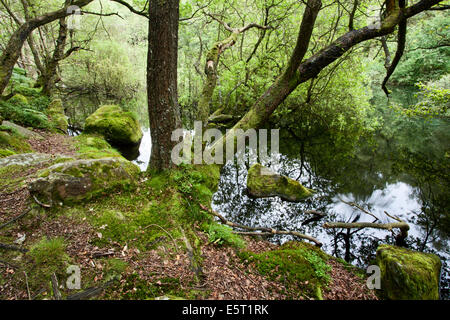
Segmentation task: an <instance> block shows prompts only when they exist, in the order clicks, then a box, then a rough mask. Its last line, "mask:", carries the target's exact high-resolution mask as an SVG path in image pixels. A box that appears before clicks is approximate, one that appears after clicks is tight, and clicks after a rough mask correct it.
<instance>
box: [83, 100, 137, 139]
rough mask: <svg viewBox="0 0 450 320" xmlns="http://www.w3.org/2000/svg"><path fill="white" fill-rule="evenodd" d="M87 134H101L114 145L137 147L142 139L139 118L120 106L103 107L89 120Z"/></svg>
mask: <svg viewBox="0 0 450 320" xmlns="http://www.w3.org/2000/svg"><path fill="white" fill-rule="evenodd" d="M84 132H86V133H99V134H101V135H103V136H104V137H105V139H106V140H107V141H108V142H110V143H111V144H113V145H136V144H139V142H140V141H141V139H142V131H141V128H140V126H139V122H138V120H137V117H136V116H135V115H134V114H133V113H132V112H125V111H123V110H122V109H121V108H120V107H119V106H116V105H111V106H102V107H100V108H99V109H97V111H95V112H94V113H93V114H91V115H90V116H89V117H88V118H87V119H86V123H85V126H84Z"/></svg>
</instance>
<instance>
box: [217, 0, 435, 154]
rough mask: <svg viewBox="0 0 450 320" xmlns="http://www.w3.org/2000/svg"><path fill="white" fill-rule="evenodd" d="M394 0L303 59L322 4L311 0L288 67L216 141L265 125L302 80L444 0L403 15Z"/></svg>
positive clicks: (426, 1) (424, 1)
mask: <svg viewBox="0 0 450 320" xmlns="http://www.w3.org/2000/svg"><path fill="white" fill-rule="evenodd" d="M390 1H391V3H390V11H389V12H390V14H389V15H388V16H387V17H386V18H385V19H384V20H383V21H381V22H380V23H378V24H374V25H369V26H366V27H364V28H361V29H358V30H351V31H348V32H347V33H345V34H344V35H342V36H341V37H339V38H338V39H337V40H335V41H334V42H333V43H331V44H330V45H329V46H327V47H326V48H324V49H322V50H321V51H319V52H318V53H316V54H315V55H313V56H312V57H310V58H308V59H307V60H305V61H303V62H302V59H303V56H304V52H306V50H305V49H306V48H307V47H308V44H309V42H310V38H311V32H312V28H313V27H314V22H315V18H316V16H317V14H318V11H319V9H320V5H321V2H320V0H308V2H307V8H306V9H305V13H304V15H303V20H302V25H301V27H300V31H299V36H298V40H297V46H296V49H295V50H294V53H293V55H292V57H291V60H290V63H289V65H288V67H287V69H286V70H285V72H284V73H283V74H282V75H281V76H280V77H279V78H278V79H277V80H275V82H274V83H273V84H272V85H271V86H270V88H269V89H267V91H266V92H265V93H264V94H262V95H261V97H260V98H259V99H258V100H257V101H256V103H255V104H254V105H253V106H252V108H250V110H249V111H248V112H247V114H246V115H244V117H242V119H241V120H240V121H239V122H238V123H237V124H236V125H235V126H234V127H233V129H231V130H229V131H228V133H227V135H225V137H223V138H222V139H220V140H218V141H217V142H216V143H215V144H223V145H225V142H226V141H227V140H228V139H229V138H231V137H232V136H234V135H235V130H236V129H242V130H247V129H250V128H259V127H261V125H263V124H264V123H265V122H266V121H267V120H268V119H269V117H270V116H271V115H272V113H273V112H274V111H275V110H276V108H277V107H278V106H279V105H280V104H281V103H282V102H283V101H284V100H285V99H286V98H287V96H289V94H290V93H291V92H292V91H294V90H295V89H296V88H297V87H298V86H299V85H300V84H301V83H304V82H306V81H308V80H310V79H312V78H314V77H316V76H317V75H318V74H319V73H320V71H321V70H323V69H324V68H325V67H327V66H328V65H330V64H331V63H333V62H335V61H336V60H337V59H339V58H340V57H341V56H342V55H343V54H344V53H346V52H347V51H348V50H350V49H351V48H352V47H354V46H355V45H357V44H359V43H361V42H364V41H367V40H370V39H374V38H377V37H380V36H384V35H387V34H390V33H392V32H394V30H395V27H396V26H397V25H398V24H399V23H400V22H401V20H402V19H403V18H406V19H407V18H410V17H412V16H414V15H416V14H418V13H420V12H422V11H425V10H428V9H429V8H431V7H432V6H434V5H436V4H438V3H439V2H441V1H442V0H422V1H420V2H418V3H416V4H414V5H412V6H410V7H408V8H406V9H405V10H404V11H403V15H401V14H400V9H399V8H398V5H397V6H392V1H394V0H390ZM395 2H398V0H395ZM391 6H392V8H391ZM213 147H214V146H213Z"/></svg>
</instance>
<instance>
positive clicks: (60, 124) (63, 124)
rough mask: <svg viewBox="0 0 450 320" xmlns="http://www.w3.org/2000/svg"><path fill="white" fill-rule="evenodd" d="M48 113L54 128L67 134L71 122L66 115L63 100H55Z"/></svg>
mask: <svg viewBox="0 0 450 320" xmlns="http://www.w3.org/2000/svg"><path fill="white" fill-rule="evenodd" d="M46 113H47V115H48V116H49V117H50V120H51V123H52V126H53V127H54V128H56V129H57V130H60V131H62V132H64V133H66V132H67V129H68V127H69V122H68V121H67V117H66V115H65V114H64V108H63V105H62V101H61V99H55V100H53V101H52V102H51V103H50V104H49V106H48V108H47V112H46Z"/></svg>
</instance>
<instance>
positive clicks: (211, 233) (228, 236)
mask: <svg viewBox="0 0 450 320" xmlns="http://www.w3.org/2000/svg"><path fill="white" fill-rule="evenodd" d="M204 231H206V232H207V233H208V240H209V242H211V243H214V244H217V245H224V244H226V245H230V246H233V247H236V248H244V247H245V241H244V240H242V238H241V237H240V236H238V235H237V234H234V233H233V229H232V228H230V227H228V226H225V225H222V224H218V223H216V222H212V223H211V224H209V225H205V226H204Z"/></svg>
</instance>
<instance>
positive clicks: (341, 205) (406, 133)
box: [124, 91, 450, 299]
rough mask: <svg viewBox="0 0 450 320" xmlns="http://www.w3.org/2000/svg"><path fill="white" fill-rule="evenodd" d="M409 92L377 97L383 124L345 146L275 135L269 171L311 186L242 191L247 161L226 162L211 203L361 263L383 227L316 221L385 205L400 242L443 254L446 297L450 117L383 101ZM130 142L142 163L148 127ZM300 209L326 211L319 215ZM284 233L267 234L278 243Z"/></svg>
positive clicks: (365, 218)
mask: <svg viewBox="0 0 450 320" xmlns="http://www.w3.org/2000/svg"><path fill="white" fill-rule="evenodd" d="M412 97H413V96H412V95H411V93H409V92H405V91H401V92H398V93H397V94H396V95H395V96H394V98H391V100H390V101H387V99H386V98H384V97H377V98H376V99H374V101H373V103H374V104H376V105H377V106H378V107H379V112H380V115H381V116H382V117H383V119H384V125H383V128H382V129H381V130H379V132H378V133H376V134H374V136H373V137H372V138H371V139H370V141H368V140H366V139H359V142H358V143H357V144H356V145H355V147H354V149H353V150H352V151H353V152H349V151H348V150H346V151H345V152H343V151H342V150H341V149H340V148H339V146H335V145H332V144H330V143H329V142H327V140H326V139H325V140H322V141H319V143H318V142H317V141H298V140H293V139H292V138H283V137H282V138H280V143H281V145H280V152H281V153H280V154H278V157H279V161H278V165H277V166H270V165H269V167H271V169H272V170H273V171H275V172H277V173H280V174H283V175H286V176H289V177H290V178H293V179H296V180H298V181H299V182H301V183H302V184H303V185H304V186H306V187H308V188H311V189H314V190H316V191H317V193H316V194H315V195H314V196H313V197H311V198H310V199H307V200H305V201H302V202H300V203H291V202H286V201H283V200H281V199H280V198H278V197H273V198H265V199H254V198H251V197H249V196H248V194H247V191H246V180H247V171H248V166H243V167H239V166H238V165H237V164H236V162H235V163H232V162H229V163H227V164H226V165H225V166H224V167H223V168H222V171H221V178H220V182H219V188H218V191H217V192H216V193H215V194H214V196H213V201H212V207H213V209H214V210H216V211H218V212H219V213H221V214H222V215H223V216H225V217H226V218H228V219H229V220H232V221H234V222H237V223H241V224H245V225H249V226H260V227H271V228H275V229H280V230H294V231H298V232H301V233H305V234H308V235H311V236H313V237H315V238H317V239H318V240H319V241H321V242H322V243H323V247H322V248H323V250H324V251H326V252H327V253H329V254H332V255H334V256H338V257H341V258H343V259H345V260H347V261H349V262H351V263H353V264H355V265H358V266H360V267H362V268H366V267H367V266H368V265H370V264H371V263H372V262H373V259H374V257H375V251H376V248H377V247H378V245H379V244H381V243H391V244H394V243H395V238H394V235H393V234H392V233H391V232H389V231H387V230H376V229H362V230H351V231H348V230H342V229H340V230H338V229H324V228H323V227H322V225H323V223H324V222H329V221H340V222H355V221H358V222H373V220H374V218H373V217H372V216H371V215H369V214H366V213H364V212H362V211H361V210H360V209H357V208H356V207H355V206H352V205H349V203H351V202H353V203H356V204H357V205H358V206H360V207H361V208H364V209H365V210H366V211H369V212H370V213H371V214H373V215H375V216H376V217H377V218H378V219H379V221H378V222H381V223H387V222H394V220H393V219H391V218H390V217H389V216H388V215H387V214H386V213H385V212H387V213H388V214H390V215H395V216H397V217H399V218H400V219H402V220H404V221H406V222H408V223H409V225H410V227H411V229H410V231H409V235H408V238H407V246H408V247H410V248H412V249H414V250H420V251H425V252H433V253H436V254H438V255H439V256H440V257H441V259H442V261H443V269H442V272H441V297H442V298H444V299H449V289H450V274H449V265H448V258H449V257H450V251H449V234H450V230H449V226H450V222H449V220H450V218H449V208H450V205H449V193H448V187H449V184H450V179H449V173H450V170H449V169H450V162H449V157H448V155H449V153H450V130H449V129H450V123H449V121H448V120H433V121H423V120H417V119H416V120H414V119H407V118H404V117H399V116H398V115H397V114H396V113H395V112H393V111H392V110H390V109H389V108H388V105H389V104H391V103H392V102H393V101H394V102H395V101H396V102H398V103H401V104H404V105H406V104H411V103H412V102H413V98H412ZM143 132H144V136H143V139H142V142H141V145H140V146H139V148H138V149H135V150H132V151H130V150H127V151H126V152H125V151H124V155H125V156H126V157H127V158H128V159H129V160H132V161H133V162H134V163H136V164H137V165H139V167H140V168H141V170H143V171H144V170H146V169H147V166H148V162H149V159H150V152H151V137H150V130H149V129H145V128H144V129H143ZM307 210H317V211H320V212H323V213H325V214H326V216H325V217H324V218H322V219H317V217H315V216H314V215H308V214H305V213H304V212H305V211H307ZM291 239H293V238H292V237H290V236H273V237H270V238H268V240H270V241H272V242H276V243H283V242H285V241H288V240H291Z"/></svg>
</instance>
